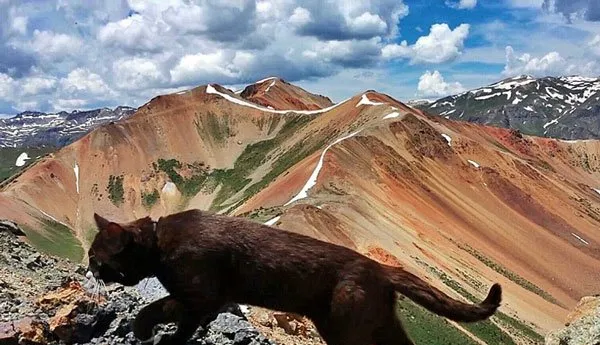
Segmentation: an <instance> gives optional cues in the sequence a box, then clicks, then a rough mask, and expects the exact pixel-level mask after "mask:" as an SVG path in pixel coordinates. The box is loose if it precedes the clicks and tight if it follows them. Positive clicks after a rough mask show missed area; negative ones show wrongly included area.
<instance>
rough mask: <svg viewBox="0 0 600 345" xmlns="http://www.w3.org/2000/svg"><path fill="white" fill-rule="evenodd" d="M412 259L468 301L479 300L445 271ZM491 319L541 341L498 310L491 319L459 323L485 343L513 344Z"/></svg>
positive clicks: (525, 327)
mask: <svg viewBox="0 0 600 345" xmlns="http://www.w3.org/2000/svg"><path fill="white" fill-rule="evenodd" d="M413 259H414V260H415V261H416V262H417V263H418V264H419V265H421V266H423V267H425V268H426V269H427V270H428V271H429V272H431V273H433V274H434V275H436V276H437V277H438V278H439V279H440V280H441V281H442V282H443V283H444V284H445V285H446V286H448V287H450V288H451V289H452V290H454V291H456V292H458V293H459V294H460V295H461V296H463V297H465V298H466V299H467V300H469V302H471V303H479V302H481V300H480V299H477V298H476V297H475V296H474V295H472V294H471V293H469V292H468V291H467V290H465V289H464V288H463V287H462V286H461V285H460V283H459V282H457V281H456V280H454V279H452V278H451V277H450V276H449V275H447V274H446V273H445V272H443V271H441V270H439V269H438V268H436V267H433V266H430V265H428V264H427V263H426V262H424V261H423V260H421V259H419V258H418V257H413ZM477 285H481V283H478V284H477ZM492 320H494V321H496V322H497V323H500V324H502V326H504V327H505V328H507V329H509V330H511V331H513V332H511V334H515V335H520V336H522V337H525V338H528V339H529V340H530V341H531V342H533V343H543V340H544V338H543V337H542V336H541V335H540V334H539V333H537V332H536V331H535V330H533V329H532V328H531V327H529V326H527V325H525V324H524V323H523V322H521V321H518V320H516V319H514V318H513V317H511V316H508V315H506V314H504V313H502V312H500V311H497V312H496V313H495V314H494V316H492V317H491V319H488V320H485V321H480V322H475V323H460V324H461V326H462V327H464V328H465V329H467V330H468V331H469V332H471V333H472V334H473V335H475V336H476V337H477V338H479V339H481V340H483V341H484V342H485V343H486V344H490V345H492V344H497V345H501V344H511V345H512V344H515V342H514V340H513V338H512V337H511V336H510V335H509V334H508V333H506V332H505V331H504V330H502V328H500V327H498V325H496V323H494V322H492Z"/></svg>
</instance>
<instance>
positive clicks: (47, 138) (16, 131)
mask: <svg viewBox="0 0 600 345" xmlns="http://www.w3.org/2000/svg"><path fill="white" fill-rule="evenodd" d="M134 111H135V109H134V108H131V107H125V106H119V107H116V108H115V109H109V108H102V109H94V110H89V111H77V110H75V111H72V112H70V113H68V112H65V111H63V112H59V113H52V114H47V113H42V112H36V111H26V112H22V113H20V114H17V115H16V116H14V117H11V118H7V119H0V185H1V184H2V182H3V181H5V180H6V179H8V178H9V177H11V176H14V175H15V174H18V173H19V172H20V171H21V170H23V169H25V168H27V166H29V165H30V164H32V163H33V162H35V161H36V160H37V159H39V158H40V157H42V156H44V155H47V154H49V153H52V152H54V151H56V150H57V149H58V148H60V147H62V146H65V145H67V144H69V143H72V142H73V141H75V140H77V139H79V138H81V137H82V136H84V135H85V134H86V133H88V132H89V131H91V130H92V129H94V128H96V127H98V126H99V125H101V124H103V123H107V122H110V121H118V120H120V119H123V118H125V117H127V116H129V115H131V114H133V112H134Z"/></svg>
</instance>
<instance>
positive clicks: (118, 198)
mask: <svg viewBox="0 0 600 345" xmlns="http://www.w3.org/2000/svg"><path fill="white" fill-rule="evenodd" d="M106 191H107V192H108V198H109V199H110V201H111V202H112V203H113V204H114V205H115V206H119V205H121V204H122V203H123V201H124V200H125V190H124V189H123V175H120V176H114V175H110V176H109V177H108V185H107V186H106Z"/></svg>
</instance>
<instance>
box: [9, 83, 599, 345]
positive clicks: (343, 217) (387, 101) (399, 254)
mask: <svg viewBox="0 0 600 345" xmlns="http://www.w3.org/2000/svg"><path fill="white" fill-rule="evenodd" d="M271 82H272V81H271ZM263 83H264V82H263ZM260 84H262V83H258V85H254V86H251V88H259V89H261V90H262V88H264V87H265V85H260ZM278 84H279V83H278V82H277V81H276V83H275V85H274V86H273V87H276V86H277V87H281V88H282V90H281V91H280V92H279V93H278V94H275V93H273V95H271V91H272V90H271V89H269V91H266V89H265V90H263V91H261V92H262V94H263V95H265V94H266V95H267V96H269V97H272V98H271V99H270V100H269V102H271V103H269V104H270V105H268V106H263V105H259V104H257V103H254V102H252V101H251V100H250V99H251V98H244V97H243V96H242V95H241V93H239V94H238V93H235V92H232V91H230V90H228V89H226V88H224V87H221V86H219V85H217V84H208V85H202V86H199V87H196V88H194V89H191V90H187V91H184V92H179V93H174V94H168V95H160V96H157V97H154V98H153V99H151V100H150V101H149V102H148V103H146V104H144V105H142V106H141V107H139V109H137V110H136V111H135V113H134V114H133V115H131V116H129V117H127V118H123V119H121V120H119V121H115V122H114V123H105V124H103V125H101V126H99V127H97V128H95V129H94V130H92V131H90V132H89V133H87V134H86V135H84V136H83V137H81V138H80V139H78V140H76V141H74V142H73V143H71V144H69V145H66V146H64V147H62V148H61V149H59V150H58V151H56V152H54V153H52V154H50V155H47V156H43V157H41V158H40V159H39V160H37V161H36V162H33V163H32V164H31V165H30V166H29V167H27V169H25V170H24V171H23V172H22V173H21V174H20V175H19V176H16V177H14V178H12V179H10V180H9V182H7V183H5V185H4V186H3V187H2V188H1V192H0V219H10V220H13V221H15V222H16V223H17V224H19V225H20V226H21V227H22V228H23V231H24V232H25V233H26V235H27V240H28V241H29V242H30V243H32V244H34V245H35V246H36V247H38V248H39V249H40V250H43V251H44V252H47V253H51V254H54V255H60V256H64V257H68V258H70V259H71V260H74V261H77V262H79V261H82V260H83V261H85V258H84V253H85V251H86V249H87V247H88V246H89V244H90V241H91V239H92V238H93V236H94V235H95V232H96V229H95V226H94V224H93V213H94V212H98V213H100V214H102V215H104V216H105V217H109V218H111V219H115V220H117V221H128V220H132V219H134V218H139V217H144V216H146V215H150V216H151V217H153V218H158V217H159V216H162V215H165V214H168V213H172V212H176V211H179V210H184V209H189V208H201V209H208V210H212V211H214V212H219V213H225V214H230V215H234V216H239V217H247V218H250V219H253V220H254V221H257V222H264V223H268V224H271V225H273V226H275V227H278V228H281V229H286V230H289V231H295V232H299V233H303V234H306V235H310V236H313V237H316V238H320V239H324V240H327V241H330V242H333V243H337V244H340V245H344V246H347V247H350V248H353V249H355V250H357V251H359V252H361V253H364V254H365V255H368V256H370V257H372V258H374V259H376V260H379V261H382V262H386V263H389V264H396V265H402V266H404V267H405V268H406V269H407V270H409V271H412V272H414V273H415V274H417V275H419V276H421V277H424V278H425V279H427V280H428V281H431V283H432V284H434V285H435V286H436V287H438V288H440V289H442V290H443V291H445V292H447V293H449V294H451V295H452V296H456V297H457V298H463V299H464V300H466V301H474V300H480V299H481V298H482V297H483V296H484V295H485V294H486V292H487V289H488V288H489V286H490V285H491V284H492V283H493V282H499V283H501V284H502V286H503V289H504V296H503V298H504V303H503V305H502V307H501V309H500V311H501V312H500V313H499V314H498V315H497V316H495V317H493V318H492V320H491V321H488V322H485V323H481V324H455V323H447V322H445V321H443V320H441V319H439V318H435V317H433V316H432V315H431V314H430V313H428V312H425V311H424V310H423V309H420V308H419V307H418V306H416V305H414V304H411V303H410V302H407V301H403V302H401V304H400V306H399V308H400V309H401V311H402V313H401V314H402V315H404V317H405V318H406V320H405V323H406V324H407V325H408V326H407V327H408V328H409V333H410V334H411V336H413V338H414V339H415V342H416V343H448V342H450V339H452V342H453V343H461V344H475V343H476V342H474V340H473V338H475V339H476V340H479V341H481V342H484V343H487V344H513V343H517V344H524V343H541V342H542V341H543V335H544V334H545V333H546V332H547V331H549V330H551V329H556V328H559V327H562V324H563V320H564V318H565V317H566V315H567V314H568V312H569V310H570V309H572V308H573V307H574V306H575V305H576V303H577V302H578V300H579V299H580V298H581V297H582V296H586V295H592V294H594V293H597V291H598V288H599V287H600V286H599V285H598V279H597V278H598V267H600V246H599V245H600V233H599V232H598V231H597V229H598V227H599V226H600V159H599V157H600V141H595V140H578V141H565V140H558V139H550V138H542V137H534V136H528V135H523V134H522V133H520V132H519V131H517V130H512V129H506V128H499V127H493V126H486V125H480V124H475V123H469V122H465V121H453V120H451V119H446V118H444V117H441V116H437V115H436V116H434V115H429V114H428V113H426V112H423V111H420V110H418V109H414V108H412V107H409V106H407V105H405V104H403V103H401V102H399V101H397V100H395V99H394V98H392V97H390V96H388V95H385V94H381V93H378V92H376V91H373V90H366V91H364V92H363V93H360V94H357V95H355V96H354V97H351V98H349V99H347V100H345V101H343V102H340V103H337V104H334V105H329V106H328V103H323V104H322V105H320V108H319V109H314V110H308V109H301V110H298V109H296V110H294V109H290V108H286V107H287V106H288V105H289V104H305V105H308V104H313V103H314V99H319V98H318V96H315V95H306V94H304V96H302V94H301V93H299V92H297V91H295V90H296V87H295V86H294V87H292V86H291V85H290V84H284V83H281V84H280V85H278ZM269 85H270V84H268V85H266V88H268V87H269ZM304 92H306V93H307V94H309V93H308V91H304ZM248 94H253V93H246V94H245V95H246V97H248V96H247V95H248ZM256 94H260V92H257V93H256ZM284 95H295V96H294V97H300V98H298V99H293V100H289V99H284ZM286 97H291V96H286ZM313 97H316V98H313ZM269 107H271V108H273V109H271V108H269Z"/></svg>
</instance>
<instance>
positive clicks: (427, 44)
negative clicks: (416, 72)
mask: <svg viewBox="0 0 600 345" xmlns="http://www.w3.org/2000/svg"><path fill="white" fill-rule="evenodd" d="M469 28H470V26H469V24H460V25H459V26H457V27H456V28H454V30H451V29H450V27H449V26H448V24H446V23H443V24H433V25H432V26H431V29H430V31H429V35H427V36H421V37H419V39H418V40H417V42H415V44H413V45H411V46H409V45H408V43H407V42H406V41H402V42H401V44H389V45H386V46H385V47H383V49H382V51H381V53H382V56H383V57H384V58H387V59H406V58H410V59H411V61H412V62H413V63H442V62H448V61H452V60H454V59H456V58H457V57H458V56H459V55H460V54H461V51H462V49H463V47H464V41H465V39H466V38H467V36H468V35H469Z"/></svg>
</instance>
